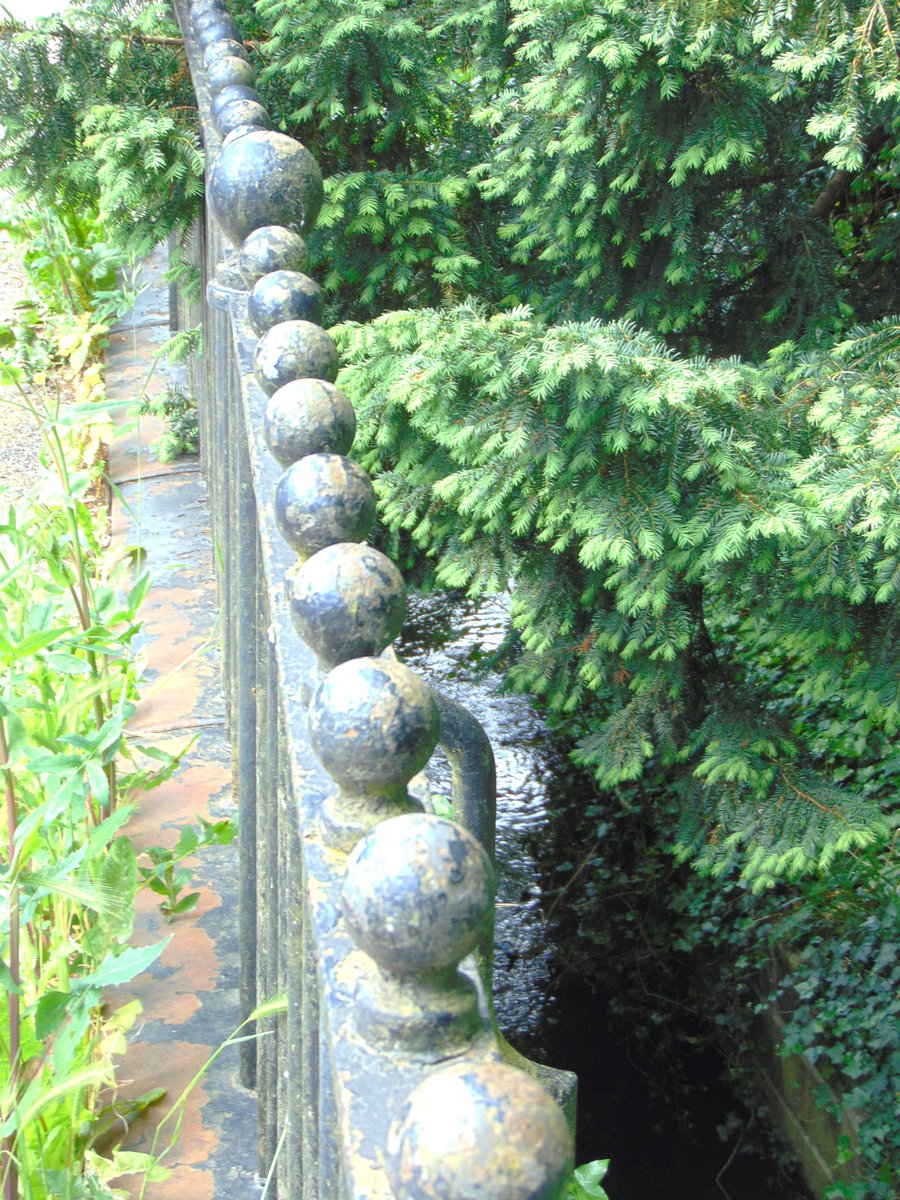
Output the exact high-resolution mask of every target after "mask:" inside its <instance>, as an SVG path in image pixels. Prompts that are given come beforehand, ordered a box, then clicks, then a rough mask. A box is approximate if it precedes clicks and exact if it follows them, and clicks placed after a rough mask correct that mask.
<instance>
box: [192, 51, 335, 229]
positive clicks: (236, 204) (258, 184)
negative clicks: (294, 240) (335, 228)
mask: <svg viewBox="0 0 900 1200" xmlns="http://www.w3.org/2000/svg"><path fill="white" fill-rule="evenodd" d="M231 61H239V60H229V59H225V60H223V63H217V64H216V67H215V70H219V68H220V67H222V66H223V65H224V64H227V63H229V62H231ZM246 65H247V64H246V63H242V66H246ZM251 82H252V79H243V78H242V79H224V78H223V82H222V86H223V87H224V86H226V84H231V83H247V84H249V83H251ZM210 86H211V87H212V72H210ZM207 194H208V196H209V202H210V206H211V208H212V211H213V215H214V216H215V218H216V220H217V221H218V222H219V224H220V225H221V226H222V228H223V230H224V231H225V233H226V235H227V236H228V238H229V239H230V240H231V241H232V242H233V243H234V245H240V243H241V242H242V241H243V240H244V238H245V237H246V236H247V234H248V233H250V231H251V230H253V229H258V228H259V227H260V226H261V225H287V226H288V227H289V228H291V229H298V230H300V231H301V232H302V231H303V230H305V229H309V228H311V226H312V225H313V223H314V221H315V219H316V217H317V215H318V212H319V209H320V207H321V205H322V195H323V191H322V174H321V172H320V171H319V167H318V164H317V163H316V160H315V159H314V158H313V156H312V155H311V154H310V152H309V151H308V150H307V149H306V147H305V146H303V145H301V143H300V142H298V141H295V140H294V138H290V137H288V136H287V135H286V134H283V133H276V132H275V131H274V130H271V129H260V130H257V132H256V133H253V134H250V135H248V136H247V137H242V138H240V139H239V140H238V141H235V142H233V143H232V144H231V145H230V146H223V147H222V149H221V150H220V151H219V153H218V155H217V156H216V160H215V162H214V163H213V165H212V169H211V170H210V173H209V183H208V186H207Z"/></svg>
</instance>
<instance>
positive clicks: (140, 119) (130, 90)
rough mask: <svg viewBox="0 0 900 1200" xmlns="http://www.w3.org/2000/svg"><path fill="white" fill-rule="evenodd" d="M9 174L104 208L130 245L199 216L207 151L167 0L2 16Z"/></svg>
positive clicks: (46, 195)
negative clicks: (23, 18)
mask: <svg viewBox="0 0 900 1200" xmlns="http://www.w3.org/2000/svg"><path fill="white" fill-rule="evenodd" d="M0 70H2V74H3V84H2V87H0V125H2V126H3V129H4V138H3V143H2V147H0V183H2V185H3V186H4V187H5V188H7V189H8V190H10V191H12V192H18V193H21V194H24V195H27V196H30V197H32V198H36V199H38V200H40V201H41V202H42V203H43V204H45V205H47V206H50V207H52V208H54V210H56V211H57V212H58V213H59V214H60V216H61V217H62V218H63V219H65V217H66V214H67V213H71V214H81V213H84V212H91V213H99V214H100V215H101V217H102V218H103V223H104V227H105V230H106V232H107V234H108V236H109V237H110V239H111V240H112V241H114V242H115V243H117V244H118V245H119V246H120V247H121V248H122V249H124V250H125V251H126V252H128V253H129V254H132V255H135V256H141V255H143V254H147V253H149V252H150V250H152V249H153V248H154V247H155V246H156V245H157V244H158V243H159V242H160V241H161V240H163V239H164V238H165V237H166V236H167V234H168V233H169V232H170V231H171V230H172V229H174V228H178V229H186V228H187V227H188V226H189V225H190V223H191V221H193V220H194V219H195V218H196V215H197V213H198V211H199V203H200V197H201V195H202V192H203V170H204V161H203V154H202V151H201V148H200V141H199V136H198V130H197V109H196V102H195V100H194V97H193V92H192V90H191V83H190V76H189V74H188V71H187V63H186V60H185V57H184V50H183V47H182V45H181V36H180V32H179V30H178V27H177V25H176V24H175V23H174V21H173V20H172V18H171V16H170V15H169V14H168V12H167V10H166V6H165V5H164V4H162V3H160V2H157V0H152V2H150V3H143V2H142V0H125V2H124V3H119V2H117V0H76V2H75V3H73V4H72V5H71V6H70V7H69V8H67V9H66V10H65V11H64V12H62V13H60V14H58V15H56V16H52V17H46V18H40V19H37V20H35V21H31V22H28V23H26V24H23V23H20V22H16V21H13V20H11V19H6V20H5V21H3V22H2V24H0Z"/></svg>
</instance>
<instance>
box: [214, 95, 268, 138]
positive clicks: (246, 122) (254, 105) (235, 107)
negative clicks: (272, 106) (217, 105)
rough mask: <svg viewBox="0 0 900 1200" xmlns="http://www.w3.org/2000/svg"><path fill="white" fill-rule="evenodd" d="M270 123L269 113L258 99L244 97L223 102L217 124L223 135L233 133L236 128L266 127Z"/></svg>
mask: <svg viewBox="0 0 900 1200" xmlns="http://www.w3.org/2000/svg"><path fill="white" fill-rule="evenodd" d="M268 124H269V114H268V113H267V112H266V110H265V109H264V108H263V106H262V105H261V104H260V103H258V101H256V100H248V99H246V98H243V97H239V98H236V99H234V100H229V101H228V103H227V104H223V105H222V108H221V109H220V110H219V115H218V116H217V117H216V125H217V126H218V129H219V133H221V135H222V137H226V136H227V135H228V134H229V133H233V132H234V130H235V129H242V128H243V129H247V130H248V131H249V130H250V129H265V128H266V126H267V125H268Z"/></svg>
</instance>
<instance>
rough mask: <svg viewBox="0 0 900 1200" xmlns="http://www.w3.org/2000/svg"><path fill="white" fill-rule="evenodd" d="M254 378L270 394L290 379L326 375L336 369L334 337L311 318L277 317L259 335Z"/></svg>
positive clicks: (332, 375) (334, 373) (331, 379)
mask: <svg viewBox="0 0 900 1200" xmlns="http://www.w3.org/2000/svg"><path fill="white" fill-rule="evenodd" d="M254 368H255V370H256V378H257V381H258V382H259V385H260V387H261V388H262V389H263V391H264V392H268V393H269V395H270V396H271V395H272V393H273V392H274V391H277V390H278V388H280V387H283V386H284V384H286V383H290V382H291V380H292V379H327V380H328V381H329V382H330V383H333V382H334V380H335V379H336V378H337V373H338V352H337V346H335V344H334V340H333V339H332V338H331V337H329V335H328V334H327V333H326V332H325V330H324V329H322V328H321V326H319V325H313V323H312V321H280V322H279V323H278V324H277V325H273V326H272V327H271V329H267V330H266V332H265V333H264V334H263V335H262V337H261V338H260V339H259V342H258V343H257V346H256V354H255V356H254Z"/></svg>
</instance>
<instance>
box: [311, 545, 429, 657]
mask: <svg viewBox="0 0 900 1200" xmlns="http://www.w3.org/2000/svg"><path fill="white" fill-rule="evenodd" d="M405 615H406V585H405V584H404V582H403V576H402V575H401V574H400V572H399V571H398V570H397V568H396V567H395V566H394V564H393V563H392V562H391V560H390V559H389V558H387V557H386V556H385V555H384V554H382V553H381V551H380V550H376V549H375V548H374V547H372V546H361V545H359V544H358V543H357V542H339V543H337V544H336V545H333V546H327V547H326V548H325V549H324V550H319V551H318V552H317V553H316V554H313V555H312V556H311V557H310V558H308V559H307V560H306V562H305V563H304V564H303V566H302V567H301V568H300V569H299V571H298V572H297V574H296V575H295V576H294V578H293V579H292V581H291V617H292V618H293V621H294V628H295V629H296V630H297V632H298V633H299V634H300V636H301V637H302V638H303V640H304V641H305V642H306V643H307V645H308V646H310V647H311V648H312V649H313V651H314V652H315V654H316V657H317V658H318V660H319V665H320V666H322V667H323V668H324V669H325V670H330V669H331V668H332V667H336V666H337V665H338V663H342V662H346V661H347V660H348V659H350V658H362V657H364V656H366V655H375V654H380V653H381V651H382V650H384V648H385V647H386V646H389V645H390V644H391V642H392V641H393V640H394V638H396V637H397V636H398V635H399V633H400V630H401V629H402V628H403V618H404V617H405Z"/></svg>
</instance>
